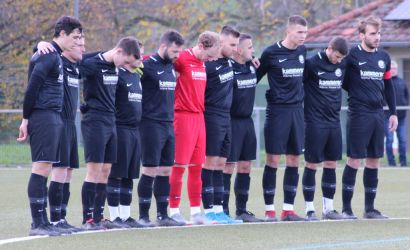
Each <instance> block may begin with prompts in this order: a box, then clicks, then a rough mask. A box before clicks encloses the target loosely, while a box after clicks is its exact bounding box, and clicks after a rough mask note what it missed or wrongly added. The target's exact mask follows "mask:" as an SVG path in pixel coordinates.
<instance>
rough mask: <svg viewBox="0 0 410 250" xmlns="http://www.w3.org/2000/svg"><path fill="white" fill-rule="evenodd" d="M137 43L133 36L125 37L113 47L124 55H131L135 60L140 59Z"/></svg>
mask: <svg viewBox="0 0 410 250" xmlns="http://www.w3.org/2000/svg"><path fill="white" fill-rule="evenodd" d="M138 43H139V41H138V40H137V38H135V37H133V36H127V37H123V38H121V40H120V41H119V42H118V43H117V45H116V46H115V47H116V48H121V49H122V50H123V51H124V53H125V54H126V55H128V56H130V55H133V56H134V57H135V59H137V60H138V59H140V58H141V52H140V47H139V45H138Z"/></svg>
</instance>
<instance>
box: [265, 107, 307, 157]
mask: <svg viewBox="0 0 410 250" xmlns="http://www.w3.org/2000/svg"><path fill="white" fill-rule="evenodd" d="M304 131H305V126H304V114H303V107H301V106H296V107H295V106H292V107H283V106H281V107H277V106H271V105H268V107H267V109H266V120H265V128H264V135H265V148H266V153H268V154H274V155H281V154H290V155H300V154H302V152H303V148H304V137H305V136H304Z"/></svg>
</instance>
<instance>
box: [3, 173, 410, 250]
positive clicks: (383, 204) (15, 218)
mask: <svg viewBox="0 0 410 250" xmlns="http://www.w3.org/2000/svg"><path fill="white" fill-rule="evenodd" d="M283 172H284V171H283V169H280V170H279V171H278V178H277V190H278V191H277V195H276V197H275V206H276V208H277V210H279V211H280V208H281V206H282V201H283V196H282V188H281V186H282V178H283ZM301 172H302V169H300V173H301ZM341 172H342V168H339V169H338V172H337V174H338V175H337V176H338V187H337V188H338V189H337V193H336V197H335V208H336V209H338V210H340V207H341V192H340V189H341V188H340V187H341V184H340V179H341V178H340V177H341ZM29 174H30V169H28V168H19V169H18V168H0V183H1V184H2V190H1V191H2V192H0V200H1V210H0V222H1V223H0V249H76V248H77V249H114V248H116V249H286V250H289V249H409V246H410V199H409V192H410V181H409V175H410V168H381V169H380V175H379V179H380V180H379V191H378V194H377V198H376V207H377V208H378V209H380V210H381V211H382V212H383V213H385V214H386V215H389V216H390V217H391V218H392V219H390V220H383V221H381V220H378V221H370V220H362V219H361V220H358V221H336V222H330V221H320V222H299V223H285V222H281V223H261V224H246V225H226V226H200V227H193V226H187V227H183V228H161V229H158V228H156V229H134V230H126V231H108V232H99V233H92V234H77V235H70V236H64V237H56V238H41V239H34V240H29V241H23V242H15V243H9V244H4V245H2V241H4V240H6V239H10V238H16V237H25V236H27V235H28V229H29V224H30V213H29V209H28V201H27V195H26V187H27V180H28V177H29ZM362 174H363V172H362V170H361V171H359V173H358V179H357V185H356V193H355V196H354V198H353V210H354V212H355V213H356V215H358V216H359V217H361V215H362V212H363V200H364V196H363V185H362V181H361V178H362ZM84 176H85V171H84V169H80V170H78V171H75V174H74V177H73V184H72V185H71V186H72V189H71V199H70V204H69V211H68V220H69V221H70V222H71V223H72V224H75V225H79V223H80V221H81V199H80V189H81V183H82V180H83V178H84ZM320 176H321V171H320V170H319V171H318V173H317V176H316V180H317V183H320ZM261 179H262V169H261V168H258V169H254V171H253V172H252V180H251V190H250V200H249V203H248V208H249V210H251V211H252V212H254V213H255V214H256V215H257V216H259V217H262V216H263V208H264V205H263V196H262V187H261ZM299 186H300V185H299ZM317 190H318V191H317V193H316V199H315V200H316V201H315V207H316V210H317V211H318V212H320V211H321V192H320V188H317ZM135 197H136V190H134V200H133V203H132V215H133V217H138V216H137V215H138V209H137V199H136V198H135ZM182 201H183V202H182V204H181V206H182V207H181V209H182V212H183V214H184V215H185V216H186V217H188V214H189V209H188V204H187V203H188V202H187V195H186V192H185V191H184V193H183V197H182ZM233 201H234V199H233V198H231V204H230V207H231V213H233V212H234V203H233ZM303 204H304V203H303V196H302V193H301V190H300V189H299V190H298V195H297V197H296V202H295V207H296V211H297V212H298V213H299V214H303V213H304V205H303ZM105 212H106V215H107V216H108V210H107V209H106V211H105ZM154 213H155V205H153V206H152V207H151V216H152V218H154Z"/></svg>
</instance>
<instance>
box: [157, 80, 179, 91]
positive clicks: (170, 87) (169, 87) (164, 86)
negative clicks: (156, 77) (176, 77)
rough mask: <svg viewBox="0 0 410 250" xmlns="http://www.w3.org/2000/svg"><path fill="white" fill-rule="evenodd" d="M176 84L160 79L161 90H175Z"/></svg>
mask: <svg viewBox="0 0 410 250" xmlns="http://www.w3.org/2000/svg"><path fill="white" fill-rule="evenodd" d="M176 85H177V83H176V82H166V81H161V80H160V81H159V89H161V90H174V89H175V86H176Z"/></svg>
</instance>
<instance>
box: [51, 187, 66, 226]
mask: <svg viewBox="0 0 410 250" xmlns="http://www.w3.org/2000/svg"><path fill="white" fill-rule="evenodd" d="M63 185H64V184H63V183H60V182H56V181H51V182H50V188H49V189H48V202H49V203H50V221H51V222H59V221H60V220H61V204H62V201H63Z"/></svg>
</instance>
